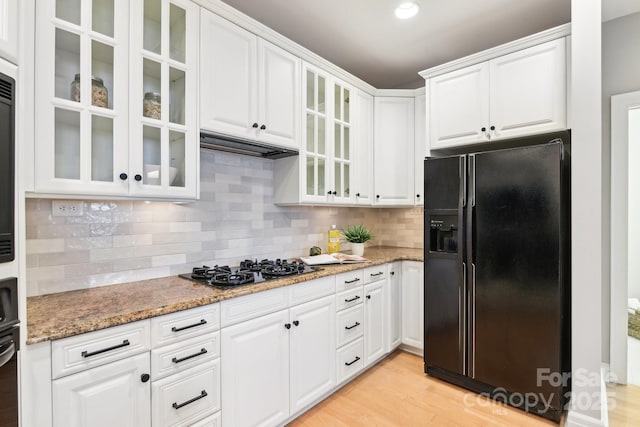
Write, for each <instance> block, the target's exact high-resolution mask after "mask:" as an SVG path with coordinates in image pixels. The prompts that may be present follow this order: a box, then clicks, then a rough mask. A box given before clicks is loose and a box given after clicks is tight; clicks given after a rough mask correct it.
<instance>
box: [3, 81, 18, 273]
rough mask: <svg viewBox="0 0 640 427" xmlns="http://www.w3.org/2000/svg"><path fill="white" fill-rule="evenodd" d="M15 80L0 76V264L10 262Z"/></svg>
mask: <svg viewBox="0 0 640 427" xmlns="http://www.w3.org/2000/svg"><path fill="white" fill-rule="evenodd" d="M14 188H15V80H14V79H12V78H11V77H9V76H7V75H5V74H2V73H0V262H8V261H13V259H14V241H15V239H14V214H15V213H14V197H15V193H14V191H15V190H14Z"/></svg>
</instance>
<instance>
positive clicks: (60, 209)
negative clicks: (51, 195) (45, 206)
mask: <svg viewBox="0 0 640 427" xmlns="http://www.w3.org/2000/svg"><path fill="white" fill-rule="evenodd" d="M82 205H83V202H82V200H53V201H52V202H51V214H52V215H53V216H82Z"/></svg>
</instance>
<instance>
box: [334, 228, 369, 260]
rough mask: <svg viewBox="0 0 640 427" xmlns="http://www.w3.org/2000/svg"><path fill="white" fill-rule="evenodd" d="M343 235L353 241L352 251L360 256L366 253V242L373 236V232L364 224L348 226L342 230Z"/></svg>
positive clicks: (347, 239)
mask: <svg viewBox="0 0 640 427" xmlns="http://www.w3.org/2000/svg"><path fill="white" fill-rule="evenodd" d="M342 235H343V236H344V238H345V240H346V241H347V242H349V243H351V252H352V253H353V254H354V255H358V256H362V254H364V243H365V242H367V241H369V240H371V239H372V238H373V236H372V235H371V232H370V231H369V230H367V227H365V226H364V225H362V224H357V225H350V226H348V227H347V228H345V229H344V230H342Z"/></svg>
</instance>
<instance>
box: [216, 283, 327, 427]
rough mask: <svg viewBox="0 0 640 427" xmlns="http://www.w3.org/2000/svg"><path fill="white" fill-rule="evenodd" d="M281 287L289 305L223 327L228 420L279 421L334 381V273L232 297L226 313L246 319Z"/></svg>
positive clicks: (225, 413) (245, 422) (239, 422)
mask: <svg viewBox="0 0 640 427" xmlns="http://www.w3.org/2000/svg"><path fill="white" fill-rule="evenodd" d="M274 291H275V292H274ZM281 291H285V295H286V294H287V293H288V295H289V300H290V301H291V304H292V307H291V308H290V309H283V310H279V311H276V312H275V313H270V314H266V315H262V316H261V317H257V318H252V319H250V320H246V321H243V322H241V323H237V324H234V325H232V326H229V327H226V328H223V329H222V361H223V362H222V363H223V364H224V370H223V372H222V390H223V394H224V398H223V400H222V402H223V410H222V420H223V424H224V425H233V426H254V425H278V424H280V423H282V422H283V421H284V420H286V419H287V418H288V417H289V415H290V414H293V413H295V412H296V411H299V410H300V409H302V408H304V407H305V406H307V405H309V404H310V403H312V402H314V401H315V400H317V399H318V398H320V397H321V396H322V395H324V394H325V393H327V392H329V391H330V390H331V389H332V388H333V387H334V386H335V295H334V293H335V279H334V278H324V279H318V280H314V281H309V282H304V283H301V284H298V285H295V286H292V287H289V288H288V289H287V288H279V289H274V290H272V291H268V292H265V293H263V294H262V295H261V294H256V295H249V296H247V297H242V298H238V299H236V300H231V301H229V304H231V305H232V306H230V307H229V309H228V312H234V317H235V318H243V317H244V318H246V316H251V315H252V314H251V313H256V312H258V311H257V310H256V307H258V305H259V301H260V300H261V297H263V296H264V297H265V302H266V303H267V304H270V302H271V301H274V300H275V301H277V300H279V299H280V298H279V295H280V292H281ZM274 296H275V298H273V297H274ZM318 297H319V298H318ZM223 312H227V309H225V308H223ZM247 402H253V403H252V406H251V410H247Z"/></svg>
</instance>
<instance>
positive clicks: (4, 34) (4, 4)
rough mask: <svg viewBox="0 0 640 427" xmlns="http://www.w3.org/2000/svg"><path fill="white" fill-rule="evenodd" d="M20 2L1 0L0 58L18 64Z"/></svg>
mask: <svg viewBox="0 0 640 427" xmlns="http://www.w3.org/2000/svg"><path fill="white" fill-rule="evenodd" d="M18 3H19V2H18V1H16V0H0V57H2V58H4V59H6V60H8V61H11V62H13V63H14V64H17V59H18V21H19V19H18Z"/></svg>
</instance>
